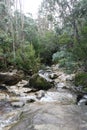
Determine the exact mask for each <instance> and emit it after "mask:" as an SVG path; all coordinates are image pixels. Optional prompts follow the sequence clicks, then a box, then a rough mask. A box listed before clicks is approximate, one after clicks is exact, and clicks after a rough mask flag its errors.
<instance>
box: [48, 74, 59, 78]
mask: <svg viewBox="0 0 87 130" xmlns="http://www.w3.org/2000/svg"><path fill="white" fill-rule="evenodd" d="M57 77H58V75H57V74H56V73H52V74H50V75H49V78H50V79H56V78H57Z"/></svg>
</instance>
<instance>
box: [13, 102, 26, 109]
mask: <svg viewBox="0 0 87 130" xmlns="http://www.w3.org/2000/svg"><path fill="white" fill-rule="evenodd" d="M11 105H12V106H13V107H19V108H20V107H23V106H24V105H25V104H24V102H12V103H11Z"/></svg>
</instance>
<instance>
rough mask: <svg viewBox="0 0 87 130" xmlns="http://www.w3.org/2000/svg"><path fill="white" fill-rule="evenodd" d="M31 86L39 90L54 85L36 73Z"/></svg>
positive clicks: (30, 83)
mask: <svg viewBox="0 0 87 130" xmlns="http://www.w3.org/2000/svg"><path fill="white" fill-rule="evenodd" d="M29 86H30V87H33V88H35V89H37V90H48V89H49V88H51V87H52V84H51V83H50V82H48V81H47V80H46V79H44V78H43V77H41V76H39V75H38V74H35V75H33V76H32V77H31V78H30V80H29Z"/></svg>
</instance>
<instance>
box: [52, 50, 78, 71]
mask: <svg viewBox="0 0 87 130" xmlns="http://www.w3.org/2000/svg"><path fill="white" fill-rule="evenodd" d="M53 62H54V63H59V65H60V67H64V68H65V69H66V71H67V73H71V72H73V71H74V70H75V68H77V64H76V62H75V61H74V59H73V57H72V53H71V52H68V51H66V50H61V51H59V52H56V53H54V54H53Z"/></svg>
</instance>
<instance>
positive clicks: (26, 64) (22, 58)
mask: <svg viewBox="0 0 87 130" xmlns="http://www.w3.org/2000/svg"><path fill="white" fill-rule="evenodd" d="M16 65H17V67H19V68H21V69H24V70H27V72H28V71H32V72H33V73H35V72H37V71H38V69H39V67H40V58H39V56H38V57H36V55H35V50H34V48H33V45H32V44H28V45H25V46H24V48H23V49H22V48H21V49H18V50H17V56H16Z"/></svg>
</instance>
